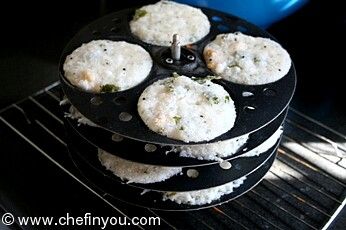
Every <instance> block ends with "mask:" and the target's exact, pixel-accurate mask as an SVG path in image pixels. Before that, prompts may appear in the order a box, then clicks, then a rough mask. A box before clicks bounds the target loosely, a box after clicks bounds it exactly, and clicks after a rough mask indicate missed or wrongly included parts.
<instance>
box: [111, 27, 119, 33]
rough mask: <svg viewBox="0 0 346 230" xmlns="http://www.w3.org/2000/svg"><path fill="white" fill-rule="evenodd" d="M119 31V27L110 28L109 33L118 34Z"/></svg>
mask: <svg viewBox="0 0 346 230" xmlns="http://www.w3.org/2000/svg"><path fill="white" fill-rule="evenodd" d="M119 30H120V28H119V27H116V26H115V27H112V28H111V32H113V33H116V32H118V31H119Z"/></svg>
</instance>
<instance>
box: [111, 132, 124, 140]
mask: <svg viewBox="0 0 346 230" xmlns="http://www.w3.org/2000/svg"><path fill="white" fill-rule="evenodd" d="M122 140H124V138H123V137H122V136H120V135H119V134H117V133H114V134H113V135H112V141H115V142H120V141H122Z"/></svg>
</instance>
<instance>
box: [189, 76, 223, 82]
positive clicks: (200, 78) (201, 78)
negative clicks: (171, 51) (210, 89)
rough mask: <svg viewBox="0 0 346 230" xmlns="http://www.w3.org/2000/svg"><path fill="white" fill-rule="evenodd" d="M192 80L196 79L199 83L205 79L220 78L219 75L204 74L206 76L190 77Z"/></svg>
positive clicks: (205, 80)
mask: <svg viewBox="0 0 346 230" xmlns="http://www.w3.org/2000/svg"><path fill="white" fill-rule="evenodd" d="M191 79H192V80H194V81H197V82H198V83H199V84H204V83H206V82H207V81H211V80H214V79H221V77H219V76H206V77H191Z"/></svg>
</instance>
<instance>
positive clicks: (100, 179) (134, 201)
mask: <svg viewBox="0 0 346 230" xmlns="http://www.w3.org/2000/svg"><path fill="white" fill-rule="evenodd" d="M273 152H274V154H272V156H271V157H270V158H269V159H268V161H267V162H265V163H264V164H263V165H262V166H261V167H259V168H258V169H257V170H256V171H254V172H253V173H251V174H249V175H248V176H247V178H246V180H245V181H244V183H243V184H242V185H241V186H239V187H238V188H235V189H234V191H233V192H231V193H229V194H225V195H223V196H221V198H219V199H217V200H214V201H212V202H211V203H209V204H204V205H188V204H178V203H175V202H173V201H170V200H166V201H163V200H162V199H163V197H162V193H160V192H156V191H147V190H143V189H140V188H136V187H133V186H128V185H127V184H123V183H115V182H114V181H108V180H105V178H104V176H103V175H100V174H98V173H97V172H95V170H94V169H93V168H90V166H89V165H87V164H86V163H85V162H82V164H78V163H76V161H75V159H74V158H73V156H72V155H71V154H70V157H71V158H72V160H73V162H74V164H75V166H76V167H77V169H78V171H79V173H80V176H81V177H82V178H83V179H84V180H85V182H87V183H88V184H89V185H91V186H92V188H93V189H95V190H97V191H98V192H100V193H102V194H103V198H104V199H106V200H108V201H110V202H112V201H120V202H123V203H126V204H131V205H135V206H138V207H144V208H150V209H154V210H162V211H191V210H199V209H204V208H209V207H213V206H216V205H221V204H224V203H227V202H229V201H231V200H234V199H236V198H238V197H239V196H242V195H243V194H245V193H246V192H248V191H250V190H251V189H252V188H254V187H255V186H256V185H257V184H258V183H260V182H261V181H262V179H263V178H264V176H265V174H266V173H267V172H268V171H269V169H270V167H271V166H272V164H273V162H274V160H275V158H276V155H277V148H275V150H274V151H273ZM79 163H80V162H79Z"/></svg>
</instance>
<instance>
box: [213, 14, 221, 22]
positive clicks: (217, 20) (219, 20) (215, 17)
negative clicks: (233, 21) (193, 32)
mask: <svg viewBox="0 0 346 230" xmlns="http://www.w3.org/2000/svg"><path fill="white" fill-rule="evenodd" d="M211 20H213V21H214V22H222V18H221V17H219V16H216V15H215V16H213V17H211Z"/></svg>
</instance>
